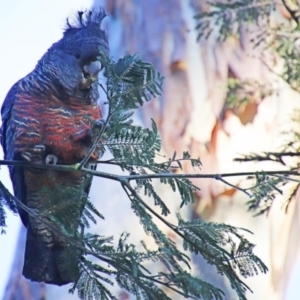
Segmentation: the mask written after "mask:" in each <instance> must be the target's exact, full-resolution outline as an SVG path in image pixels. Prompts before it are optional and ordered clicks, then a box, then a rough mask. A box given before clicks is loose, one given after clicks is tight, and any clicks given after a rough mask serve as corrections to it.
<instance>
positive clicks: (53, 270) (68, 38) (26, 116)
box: [1, 9, 109, 286]
mask: <svg viewBox="0 0 300 300" xmlns="http://www.w3.org/2000/svg"><path fill="white" fill-rule="evenodd" d="M105 16H106V13H105V11H104V10H103V9H98V10H87V11H78V12H77V13H76V14H75V16H73V18H71V19H70V18H67V20H66V26H65V28H64V31H63V36H62V38H61V39H60V40H58V41H57V42H55V43H54V44H53V45H52V46H51V47H50V48H49V49H48V50H47V52H46V53H45V54H44V55H43V56H42V58H41V59H40V60H39V61H38V62H37V65H36V66H35V68H34V69H33V71H32V72H30V73H29V74H28V75H27V76H25V77H24V78H22V79H20V80H19V81H17V82H16V83H15V84H14V85H13V86H12V88H11V89H10V90H9V92H8V94H7V96H6V98H5V100H4V102H3V105H2V108H1V116H2V126H1V144H2V147H3V152H4V158H5V159H6V160H9V161H21V162H22V161H23V162H27V163H28V162H29V165H30V166H28V165H26V166H15V165H14V166H13V165H10V166H8V167H9V173H10V177H11V181H12V185H13V190H14V195H15V197H16V198H17V199H18V200H19V201H21V202H22V203H23V204H24V205H26V206H27V207H28V208H29V209H31V211H33V212H35V213H36V214H37V215H39V218H35V217H34V216H32V215H29V214H28V213H27V212H26V211H25V210H24V209H22V208H21V207H19V215H20V218H21V220H22V223H23V224H24V226H25V227H26V228H27V236H26V245H25V254H24V265H23V271H22V274H23V275H24V277H26V278H27V279H29V280H32V281H36V282H44V283H47V284H54V285H58V286H61V285H64V284H68V283H71V282H75V281H76V280H77V279H78V276H79V270H80V269H79V264H80V256H81V255H82V251H79V250H76V247H74V245H72V243H70V242H68V240H66V239H65V238H63V234H64V236H65V235H67V236H69V237H71V238H75V237H76V234H78V230H77V228H74V224H75V227H78V226H79V224H80V217H81V214H82V211H83V207H82V206H80V207H78V205H77V206H76V204H77V202H76V201H78V199H81V198H80V197H82V195H85V196H87V195H88V191H89V188H90V185H91V178H90V177H88V175H87V174H85V173H84V172H67V171H58V170H53V169H50V168H49V169H47V168H45V169H38V168H34V167H32V166H31V165H33V164H35V163H44V164H46V165H47V164H59V165H72V164H76V163H79V162H81V161H82V160H83V159H84V158H85V156H86V155H87V153H88V152H89V150H90V148H91V147H92V145H93V143H94V142H95V130H94V127H95V126H97V124H98V125H99V124H103V122H104V121H103V117H102V114H101V109H100V106H99V103H98V102H99V101H98V100H99V92H98V86H99V82H98V80H99V73H100V71H101V70H102V68H103V65H102V63H101V59H100V58H101V56H103V55H104V54H105V53H107V52H108V49H109V47H108V37H107V34H106V32H105V31H104V30H102V29H101V24H102V21H103V19H104V18H105ZM95 124H96V125H95ZM96 150H97V149H96ZM97 159H98V152H97V151H94V153H92V155H91V157H90V159H89V161H88V162H87V165H88V166H90V165H92V164H93V163H95V162H96V160H97ZM68 189H71V191H73V192H69V193H67V192H64V190H65V191H68ZM59 191H61V193H59ZM74 191H75V192H74ZM56 192H58V193H56ZM55 193H56V194H55ZM55 195H58V196H55ZM55 197H56V198H55ZM54 198H55V204H56V206H57V205H58V206H59V205H63V204H64V203H70V202H71V201H73V203H74V207H75V208H74V209H73V210H72V213H73V215H72V217H73V218H74V220H75V221H74V222H73V223H72V224H73V225H72V226H73V227H72V226H71V227H70V226H68V224H69V223H68V221H67V220H66V222H65V223H64V221H58V220H56V219H55V217H54V214H51V203H53V202H51V201H53V199H54ZM73 198H74V199H73ZM71 203H72V202H71ZM45 207H46V208H47V207H48V211H47V210H45ZM76 207H77V208H76ZM62 220H63V219H62ZM47 224H48V225H47ZM49 224H50V225H49ZM53 228H54V229H56V230H54V229H53ZM76 232H77V233H76Z"/></svg>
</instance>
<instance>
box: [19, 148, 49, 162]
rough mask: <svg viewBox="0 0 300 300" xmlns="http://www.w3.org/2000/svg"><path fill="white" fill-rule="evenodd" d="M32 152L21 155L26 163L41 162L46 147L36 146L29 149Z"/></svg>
mask: <svg viewBox="0 0 300 300" xmlns="http://www.w3.org/2000/svg"><path fill="white" fill-rule="evenodd" d="M29 150H30V151H24V152H22V153H21V156H22V158H24V159H25V160H26V161H28V162H31V161H34V162H39V161H42V156H43V153H44V152H45V151H46V146H45V145H42V144H41V145H35V146H33V147H32V148H30V149H29Z"/></svg>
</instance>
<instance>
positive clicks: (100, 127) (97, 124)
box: [94, 119, 106, 129]
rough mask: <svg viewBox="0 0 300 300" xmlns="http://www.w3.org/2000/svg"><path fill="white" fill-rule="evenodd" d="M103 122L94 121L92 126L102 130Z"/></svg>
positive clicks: (99, 120)
mask: <svg viewBox="0 0 300 300" xmlns="http://www.w3.org/2000/svg"><path fill="white" fill-rule="evenodd" d="M105 122H106V121H105V120H104V119H98V120H96V121H94V126H95V127H96V128H98V129H102V128H103V127H104V125H105Z"/></svg>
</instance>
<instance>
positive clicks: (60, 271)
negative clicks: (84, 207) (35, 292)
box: [23, 226, 79, 286]
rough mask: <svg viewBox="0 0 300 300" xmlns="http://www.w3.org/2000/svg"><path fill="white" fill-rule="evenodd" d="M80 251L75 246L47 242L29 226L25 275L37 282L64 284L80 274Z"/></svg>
mask: <svg viewBox="0 0 300 300" xmlns="http://www.w3.org/2000/svg"><path fill="white" fill-rule="evenodd" d="M78 256H79V255H78V252H77V250H76V249H75V247H72V246H68V245H63V244H61V243H60V244H59V243H54V244H47V243H45V241H44V240H42V239H41V238H39V236H37V235H36V234H35V233H34V232H33V230H32V228H30V226H28V228H27V239H26V249H25V259H24V267H23V275H24V276H25V277H26V278H28V279H30V280H32V281H37V282H45V283H48V284H55V285H59V286H60V285H64V284H67V283H70V282H75V281H76V280H77V279H78V276H79V267H78V259H79V257H78Z"/></svg>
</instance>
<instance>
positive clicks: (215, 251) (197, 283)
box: [0, 55, 267, 300]
mask: <svg viewBox="0 0 300 300" xmlns="http://www.w3.org/2000/svg"><path fill="white" fill-rule="evenodd" d="M100 59H101V62H102V63H103V64H104V66H105V74H106V76H107V78H108V83H107V88H105V87H104V86H101V87H102V89H103V90H104V92H105V93H106V96H107V104H108V106H109V109H108V117H107V120H106V122H105V124H104V127H103V128H104V129H105V130H104V129H103V128H102V129H101V130H98V131H97V128H95V131H97V137H98V138H97V140H96V141H95V145H94V146H96V147H97V149H98V148H99V151H100V153H104V152H105V151H109V152H110V154H111V156H112V158H111V159H110V160H108V161H104V160H100V161H99V162H98V163H108V164H111V165H115V166H119V167H120V169H121V170H123V171H126V172H127V174H128V175H114V174H111V177H112V178H113V179H114V180H117V181H119V183H120V184H121V186H122V187H123V189H124V191H125V192H126V194H127V196H128V199H129V201H130V202H131V207H132V210H133V212H134V213H135V214H136V216H137V217H138V218H139V221H140V224H141V225H142V227H143V229H144V231H145V233H146V234H147V235H150V236H151V237H152V238H153V240H154V242H155V244H156V249H154V250H149V249H148V248H147V246H146V244H145V242H142V244H141V245H142V246H143V251H139V250H138V249H137V247H136V245H133V244H131V243H129V242H128V240H127V239H128V234H127V233H124V234H122V235H121V237H120V239H119V241H118V245H117V247H114V246H113V244H112V242H113V239H112V238H111V237H102V236H100V235H97V234H90V233H86V232H85V229H86V228H87V227H88V226H89V222H93V223H95V222H96V221H97V219H98V218H103V216H102V215H101V213H100V212H98V211H97V209H96V208H95V207H94V206H93V204H92V203H91V202H90V201H89V200H88V199H87V194H86V193H85V192H84V190H85V187H86V185H87V184H86V183H85V182H83V183H82V184H79V185H78V186H77V187H74V188H66V187H62V186H57V187H55V188H54V189H53V190H49V189H44V190H43V191H42V192H41V196H43V193H46V194H47V198H49V199H50V200H49V202H47V203H45V204H44V206H43V207H41V208H40V210H39V211H38V212H36V211H32V210H30V209H29V208H26V207H25V208H24V209H25V210H26V211H27V212H28V213H29V214H30V216H31V217H32V218H34V217H35V218H38V219H39V220H40V221H41V222H42V220H43V222H44V224H45V225H46V226H47V224H48V222H47V219H48V220H49V219H50V220H51V221H52V222H51V224H55V226H51V227H49V229H50V230H52V231H53V232H55V234H56V235H61V238H62V239H65V240H67V241H68V243H69V245H70V247H74V249H77V250H76V253H80V260H79V277H78V279H77V281H76V282H74V285H73V287H72V288H71V290H70V292H75V290H77V293H78V295H79V297H80V299H89V300H90V299H91V300H92V299H117V297H116V295H114V294H113V292H112V291H111V289H110V287H111V286H112V285H114V284H118V285H119V286H120V287H121V288H123V289H125V290H127V291H128V292H129V293H131V294H132V295H133V296H135V297H136V299H149V300H150V299H151V300H154V299H161V300H166V299H170V298H169V296H168V295H167V293H166V292H167V290H171V291H173V292H176V293H178V294H179V295H181V296H183V297H185V298H188V297H189V298H190V299H205V300H206V299H207V300H209V299H224V294H223V292H222V291H221V290H220V289H218V288H216V287H214V286H213V285H211V284H210V283H208V282H205V281H203V280H201V279H199V278H197V277H195V276H192V274H191V265H190V257H189V255H190V254H191V253H194V254H197V255H202V256H203V257H204V259H205V260H206V261H207V262H208V263H209V264H212V265H215V266H216V268H217V270H218V272H219V273H220V274H221V275H224V276H226V277H227V278H228V279H229V281H230V284H231V286H232V288H233V289H234V290H235V291H236V292H237V295H238V297H239V299H246V296H245V294H246V292H247V290H248V289H249V288H248V287H247V286H246V285H245V284H244V283H243V282H242V281H241V279H240V278H239V277H240V276H241V277H248V276H253V275H256V274H257V273H258V272H263V273H265V272H266V271H267V268H266V266H265V265H264V264H263V262H261V261H260V259H259V258H258V257H257V256H255V255H254V254H253V247H254V246H253V245H252V244H251V243H250V242H248V241H247V240H246V239H245V238H244V237H243V236H242V235H241V234H240V233H239V231H240V230H238V229H236V228H233V227H231V226H227V225H225V224H213V223H208V224H205V223H202V222H200V221H196V220H193V221H185V220H183V219H182V218H181V217H180V216H179V215H178V225H175V224H172V223H170V222H169V221H167V220H166V219H165V216H167V215H169V214H170V213H171V211H170V209H169V208H168V203H167V202H166V201H164V200H163V199H162V198H161V196H160V195H159V194H158V192H157V191H156V190H155V188H154V186H153V181H154V180H157V181H158V182H160V183H161V184H166V185H169V186H170V187H171V189H172V190H173V191H174V192H178V193H179V194H180V196H181V206H183V205H187V204H189V203H192V202H193V199H194V197H193V192H194V191H196V190H197V189H198V188H197V187H196V186H194V185H193V183H192V182H191V181H190V180H189V179H188V178H187V177H184V176H182V177H180V176H175V175H176V174H174V172H175V171H181V170H182V162H185V163H187V162H189V163H190V164H191V165H192V166H193V167H194V168H196V169H200V167H201V161H200V160H199V159H193V158H191V157H190V154H189V153H188V152H184V153H183V155H182V157H179V158H178V157H177V154H176V153H174V155H173V157H172V158H170V159H166V160H165V161H158V159H157V157H158V156H159V151H160V149H161V141H160V138H159V135H158V131H157V127H156V124H155V123H154V121H153V122H152V126H151V128H143V127H140V126H137V125H135V124H134V123H133V121H132V119H131V116H132V112H133V109H135V108H137V107H139V106H140V105H142V104H143V103H144V102H145V101H149V100H150V99H151V98H153V97H155V96H158V95H159V93H160V92H161V86H162V77H161V75H159V74H158V73H157V72H156V71H155V70H154V69H153V67H152V66H151V65H150V64H148V63H144V62H143V61H141V60H140V59H139V58H137V57H136V56H126V57H125V58H123V59H120V60H118V61H117V62H114V61H113V60H112V59H111V58H110V57H108V56H105V55H104V56H103V57H101V58H100ZM98 142H99V143H98ZM160 158H161V156H160ZM35 167H37V166H35ZM56 167H57V168H59V166H56ZM67 167H69V168H70V169H69V170H72V171H76V170H77V171H80V172H87V173H89V172H90V173H91V171H90V169H88V168H87V167H84V168H83V169H81V170H78V168H77V167H76V168H74V167H73V166H67ZM54 168H55V167H54ZM64 171H66V169H64ZM93 172H94V173H93V174H94V175H98V176H105V174H104V175H103V173H101V172H97V171H93ZM133 183H134V184H133ZM144 195H146V196H148V197H147V198H145V199H144V198H143V196H144ZM149 197H150V198H152V200H153V202H154V205H156V206H158V207H159V208H160V210H161V214H159V213H157V212H156V211H155V210H154V209H153V208H152V207H153V206H152V205H151V204H148V202H149ZM60 199H66V201H64V202H63V203H62V202H61V201H60ZM68 199H69V200H68ZM15 201H18V200H17V199H15ZM7 203H10V202H7ZM18 205H20V203H19V202H18ZM13 208H14V207H13ZM0 213H1V211H0ZM157 219H158V220H160V221H161V222H163V223H164V224H165V225H166V226H167V227H168V228H169V230H171V231H172V232H174V233H175V234H176V235H177V236H178V237H179V238H180V242H182V243H183V246H184V250H182V251H181V250H179V247H178V244H177V243H175V242H174V241H172V240H171V239H170V238H169V237H168V236H166V234H164V233H163V232H162V230H161V229H160V228H159V227H158V226H157V224H156V222H155V221H157ZM48 225H49V224H48ZM76 255H77V254H76ZM92 259H93V260H92ZM149 262H154V263H155V265H157V270H156V273H155V274H152V272H153V271H152V272H151V271H150V269H149ZM162 288H163V289H162Z"/></svg>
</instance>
